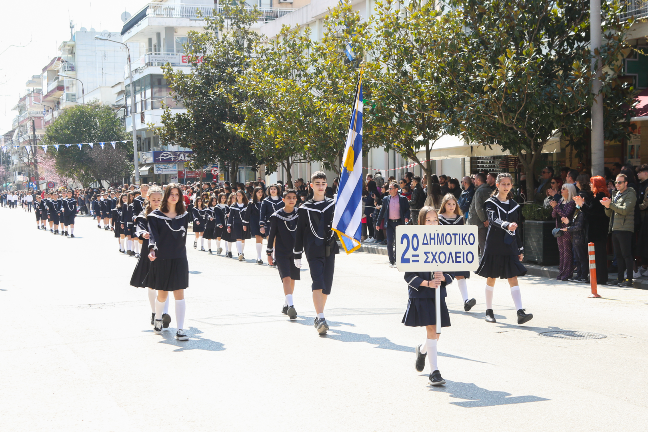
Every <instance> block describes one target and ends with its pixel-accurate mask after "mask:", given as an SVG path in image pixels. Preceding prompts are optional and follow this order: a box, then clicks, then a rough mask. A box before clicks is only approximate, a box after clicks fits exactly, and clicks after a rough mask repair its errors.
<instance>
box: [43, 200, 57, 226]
mask: <svg viewBox="0 0 648 432" xmlns="http://www.w3.org/2000/svg"><path fill="white" fill-rule="evenodd" d="M46 205H47V219H48V220H50V221H52V222H54V225H58V224H59V211H60V209H59V208H58V200H57V201H54V200H52V199H48V200H47V203H46Z"/></svg>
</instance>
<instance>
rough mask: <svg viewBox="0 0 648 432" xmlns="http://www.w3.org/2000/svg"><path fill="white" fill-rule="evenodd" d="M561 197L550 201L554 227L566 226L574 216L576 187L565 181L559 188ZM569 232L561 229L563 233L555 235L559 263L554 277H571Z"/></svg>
mask: <svg viewBox="0 0 648 432" xmlns="http://www.w3.org/2000/svg"><path fill="white" fill-rule="evenodd" d="M560 193H561V195H562V198H561V199H560V201H559V202H556V201H551V203H550V205H551V207H553V212H552V213H551V216H552V217H553V218H554V219H556V228H561V229H562V228H567V227H568V226H569V221H570V220H571V218H572V217H573V216H574V211H575V210H576V202H575V201H574V200H573V198H574V195H576V187H575V186H574V185H573V184H569V183H566V184H564V185H563V186H562V189H561V190H560ZM571 237H572V236H571V233H570V232H569V231H566V230H565V231H563V235H561V236H559V237H557V241H558V252H559V254H560V264H559V266H558V270H559V273H558V277H557V278H556V279H558V280H562V281H566V280H569V279H571V277H572V274H573V271H574V265H573V263H574V261H573V252H572V241H571Z"/></svg>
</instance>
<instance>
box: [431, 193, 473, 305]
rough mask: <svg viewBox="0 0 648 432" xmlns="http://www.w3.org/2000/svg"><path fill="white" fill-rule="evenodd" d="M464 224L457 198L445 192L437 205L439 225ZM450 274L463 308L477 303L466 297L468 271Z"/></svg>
mask: <svg viewBox="0 0 648 432" xmlns="http://www.w3.org/2000/svg"><path fill="white" fill-rule="evenodd" d="M464 224H465V220H464V217H463V212H462V211H461V209H460V208H459V205H457V198H456V197H455V196H454V195H452V194H451V193H449V194H446V196H444V197H443V200H441V206H440V207H439V225H464ZM452 276H453V277H454V278H455V279H456V280H457V285H458V286H459V292H460V293H461V298H462V299H463V302H464V310H465V311H466V312H468V311H469V310H470V309H472V307H473V306H475V304H477V300H475V299H474V298H471V299H470V300H469V299H468V284H467V283H466V279H468V278H469V277H470V272H453V273H452Z"/></svg>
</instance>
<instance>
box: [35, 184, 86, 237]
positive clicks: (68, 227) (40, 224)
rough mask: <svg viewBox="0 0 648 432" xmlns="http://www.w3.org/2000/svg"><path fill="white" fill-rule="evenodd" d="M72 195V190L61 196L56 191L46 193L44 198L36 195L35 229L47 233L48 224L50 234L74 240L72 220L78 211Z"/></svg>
mask: <svg viewBox="0 0 648 432" xmlns="http://www.w3.org/2000/svg"><path fill="white" fill-rule="evenodd" d="M72 195H73V192H72V190H68V191H65V192H64V193H63V194H61V195H59V194H58V193H57V192H56V191H54V192H51V193H49V192H46V193H45V194H44V198H41V195H39V194H36V205H35V213H36V228H37V229H39V230H40V229H42V230H44V231H47V226H48V224H49V230H50V232H51V233H52V234H61V235H62V236H65V237H70V238H74V220H75V218H76V215H77V212H78V210H79V209H78V205H77V200H76V199H75V198H73V197H72ZM59 230H60V232H59Z"/></svg>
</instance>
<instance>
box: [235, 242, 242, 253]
mask: <svg viewBox="0 0 648 432" xmlns="http://www.w3.org/2000/svg"><path fill="white" fill-rule="evenodd" d="M236 251H237V252H238V253H239V255H241V254H242V253H243V243H242V242H241V241H240V240H236Z"/></svg>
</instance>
